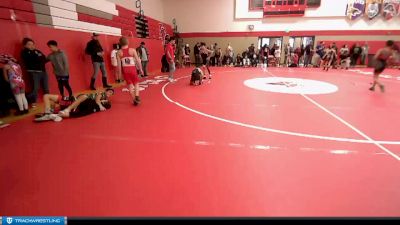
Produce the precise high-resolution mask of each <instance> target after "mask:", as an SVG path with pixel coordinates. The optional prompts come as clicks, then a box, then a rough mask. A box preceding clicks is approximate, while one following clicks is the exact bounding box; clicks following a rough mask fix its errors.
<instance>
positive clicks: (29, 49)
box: [21, 38, 49, 107]
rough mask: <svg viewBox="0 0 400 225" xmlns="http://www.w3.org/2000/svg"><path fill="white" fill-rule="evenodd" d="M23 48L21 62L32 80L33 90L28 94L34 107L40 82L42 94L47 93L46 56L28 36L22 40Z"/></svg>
mask: <svg viewBox="0 0 400 225" xmlns="http://www.w3.org/2000/svg"><path fill="white" fill-rule="evenodd" d="M22 45H23V46H24V49H23V50H22V52H21V59H22V63H23V65H24V67H25V69H26V71H27V72H28V76H29V78H30V79H32V81H33V91H32V93H30V94H29V95H28V99H30V100H31V101H32V107H36V101H37V98H38V92H39V87H40V84H42V88H43V92H44V94H48V93H49V76H48V74H47V71H46V63H47V62H48V61H47V59H46V56H45V55H44V54H43V53H42V52H41V51H40V50H38V49H36V46H35V42H34V41H33V40H32V39H30V38H24V39H23V40H22Z"/></svg>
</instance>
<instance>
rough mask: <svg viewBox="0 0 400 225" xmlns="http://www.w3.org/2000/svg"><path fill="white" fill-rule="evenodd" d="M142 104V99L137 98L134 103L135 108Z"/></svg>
mask: <svg viewBox="0 0 400 225" xmlns="http://www.w3.org/2000/svg"><path fill="white" fill-rule="evenodd" d="M139 104H140V98H139V97H136V98H135V100H134V101H133V105H134V106H138V105H139Z"/></svg>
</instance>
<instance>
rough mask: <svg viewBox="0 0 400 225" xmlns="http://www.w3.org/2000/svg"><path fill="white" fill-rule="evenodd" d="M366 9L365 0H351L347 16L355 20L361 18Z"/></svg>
mask: <svg viewBox="0 0 400 225" xmlns="http://www.w3.org/2000/svg"><path fill="white" fill-rule="evenodd" d="M364 11H365V0H349V1H348V3H347V8H346V16H347V17H348V18H349V19H351V20H355V19H358V18H360V17H361V16H362V15H363V14H364Z"/></svg>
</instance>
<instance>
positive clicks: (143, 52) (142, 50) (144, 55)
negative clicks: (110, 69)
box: [136, 42, 150, 77]
mask: <svg viewBox="0 0 400 225" xmlns="http://www.w3.org/2000/svg"><path fill="white" fill-rule="evenodd" d="M136 51H137V53H138V54H139V58H140V60H141V61H142V69H143V77H148V76H149V75H148V73H147V67H148V65H149V59H150V54H149V51H148V50H147V48H146V43H144V42H142V43H140V46H139V47H138V48H137V49H136Z"/></svg>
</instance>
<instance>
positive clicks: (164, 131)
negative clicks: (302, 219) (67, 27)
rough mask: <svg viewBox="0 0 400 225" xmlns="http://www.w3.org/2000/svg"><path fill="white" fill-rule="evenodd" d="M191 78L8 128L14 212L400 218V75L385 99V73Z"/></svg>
mask: <svg viewBox="0 0 400 225" xmlns="http://www.w3.org/2000/svg"><path fill="white" fill-rule="evenodd" d="M190 72H191V69H181V70H178V71H177V74H176V75H177V77H178V80H177V82H176V83H167V82H166V81H165V80H164V81H162V82H160V83H159V82H154V83H153V84H147V85H148V87H146V88H145V90H144V91H142V93H141V96H142V102H143V103H142V105H140V106H139V107H134V106H132V104H131V99H130V96H129V95H128V94H127V93H126V92H122V91H121V89H122V88H117V89H116V95H115V96H114V97H113V99H112V100H113V107H112V108H111V109H110V110H109V111H107V112H103V113H96V114H94V115H91V116H87V117H84V118H79V119H65V120H64V121H63V122H60V123H55V122H46V123H39V124H36V123H33V122H32V120H33V118H32V117H29V118H26V119H23V120H20V121H18V122H16V123H13V124H12V125H11V126H10V127H7V128H5V129H1V130H0V139H1V140H2V141H1V142H2V143H1V151H0V180H2V185H0V199H2V200H1V201H0V211H1V212H2V213H3V214H5V215H27V216H29V215H32V216H33V215H44V214H45V215H49V216H51V215H69V216H172V217H173V216H367V217H375V216H400V210H399V209H400V173H399V171H400V138H399V132H398V131H399V127H400V120H399V119H398V117H399V115H400V101H399V98H398V96H400V77H399V75H398V70H386V71H385V72H384V76H383V78H382V80H383V82H384V83H385V84H386V92H385V93H381V92H380V90H379V89H377V90H376V91H375V92H371V91H369V90H368V88H369V87H370V82H371V81H372V75H371V74H372V70H371V69H353V70H348V71H345V70H331V71H329V72H324V71H322V70H321V69H311V68H306V69H305V68H293V69H289V68H268V69H267V70H265V69H264V70H263V69H261V68H246V69H243V68H226V67H225V68H212V72H213V79H212V80H206V81H205V83H204V84H203V85H201V86H189V79H190V78H189V77H188V75H189V74H190ZM258 78H260V79H258ZM261 78H262V79H261ZM286 78H298V79H301V80H294V79H286ZM274 79H275V80H276V82H275V81H274ZM305 80H311V81H319V83H317V84H312V85H311V84H310V85H311V86H308V83H302V81H305ZM271 81H272V82H271ZM251 82H253V83H256V86H257V85H258V88H257V87H256V89H255V88H251V84H250V85H249V83H251ZM156 83H159V84H156ZM313 85H314V86H313ZM318 85H328V86H321V87H322V88H321V90H322V89H323V90H327V89H326V88H324V87H331V88H332V89H331V90H332V91H331V92H330V93H321V92H319V91H320V90H318ZM144 87H145V86H144ZM265 87H267V88H270V89H269V90H266V91H265V90H263V88H265ZM296 88H300V89H301V88H305V89H304V90H305V91H306V92H298V93H297V92H296V93H292V94H290V93H282V92H287V91H290V90H293V89H296ZM272 89H274V90H275V91H276V92H272V91H270V90H272ZM307 91H315V92H310V93H309V92H307Z"/></svg>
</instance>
